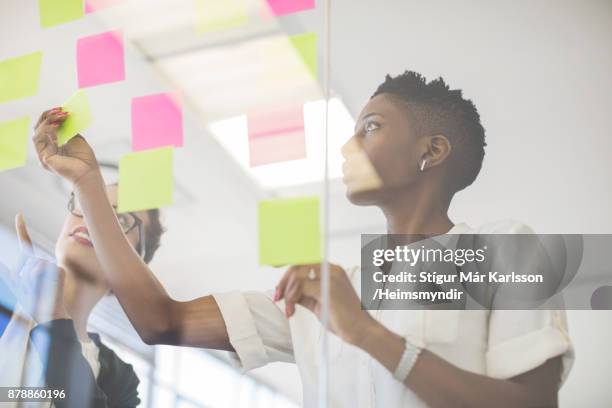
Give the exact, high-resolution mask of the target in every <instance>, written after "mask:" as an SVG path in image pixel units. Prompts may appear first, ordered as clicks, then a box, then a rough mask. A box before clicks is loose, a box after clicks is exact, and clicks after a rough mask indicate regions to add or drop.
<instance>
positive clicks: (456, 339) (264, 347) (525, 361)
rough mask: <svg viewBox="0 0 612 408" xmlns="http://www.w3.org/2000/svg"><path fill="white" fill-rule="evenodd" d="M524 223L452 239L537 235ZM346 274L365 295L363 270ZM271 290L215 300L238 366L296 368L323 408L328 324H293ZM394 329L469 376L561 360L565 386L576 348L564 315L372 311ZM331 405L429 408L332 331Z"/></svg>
mask: <svg viewBox="0 0 612 408" xmlns="http://www.w3.org/2000/svg"><path fill="white" fill-rule="evenodd" d="M531 232H532V231H531V230H530V229H529V228H527V227H525V226H524V225H521V224H517V223H512V222H501V223H496V224H491V225H488V226H484V227H481V228H479V229H478V230H473V229H471V228H470V227H468V226H467V225H465V224H458V225H456V226H454V227H453V228H452V229H451V230H450V231H449V232H448V233H449V234H460V233H497V234H501V233H531ZM347 274H348V275H349V278H350V280H351V282H352V284H353V286H354V287H355V290H356V291H357V293H358V294H359V293H360V284H361V282H360V274H359V268H358V267H356V268H352V269H349V270H347ZM272 297H273V292H272V291H269V292H265V293H264V292H254V291H253V292H230V293H222V294H214V298H215V300H216V301H217V304H218V306H219V309H220V310H221V313H222V315H223V319H224V320H225V324H226V326H227V331H228V334H229V339H230V343H231V344H232V346H233V347H234V349H235V350H236V352H235V353H230V356H231V358H232V361H233V362H234V363H235V365H236V366H237V367H239V368H241V369H242V370H243V371H247V370H250V369H253V368H257V367H261V366H263V365H265V364H267V363H270V362H274V361H285V362H294V363H296V364H297V366H298V369H299V372H300V376H301V379H302V390H303V401H304V406H305V407H316V406H317V386H318V384H317V375H318V363H319V350H320V348H319V347H320V346H319V342H320V339H321V334H322V326H321V324H320V322H319V320H318V319H317V317H316V316H315V315H314V314H313V313H311V312H310V311H309V310H307V309H305V308H303V307H297V308H296V312H295V314H294V315H293V316H292V317H291V318H290V319H289V320H287V319H286V318H285V316H284V312H283V311H284V302H283V301H280V302H277V303H274V302H273V301H272ZM370 313H371V314H372V315H373V316H374V317H375V318H376V319H377V320H378V321H379V322H381V323H382V324H383V325H384V326H386V327H387V328H388V329H390V330H391V331H393V332H395V333H397V334H399V335H401V336H403V337H405V338H407V339H408V340H409V341H412V342H413V343H414V344H416V345H419V346H421V347H424V348H426V349H428V350H430V351H431V352H433V353H435V354H437V355H438V356H440V357H441V358H443V359H445V360H446V361H448V362H450V363H451V364H454V365H455V366H457V367H459V368H462V369H464V370H467V371H470V372H473V373H477V374H482V375H487V376H490V377H493V378H499V379H507V378H511V377H514V376H516V375H519V374H522V373H525V372H527V371H530V370H532V369H534V368H536V367H538V366H540V365H541V364H543V363H544V362H545V361H546V360H548V359H550V358H553V357H556V356H560V355H562V356H563V358H562V360H563V373H562V380H565V378H566V377H567V375H568V373H569V370H570V368H571V365H572V362H573V348H572V344H571V341H570V338H569V335H568V329H567V321H566V316H565V312H564V311H549V310H494V311H487V310H372V311H370ZM328 344H329V359H330V360H329V378H330V386H329V394H330V395H329V401H330V406H331V407H334V408H335V407H347V408H355V407H426V406H427V405H426V404H425V403H424V402H423V401H422V400H421V399H420V398H419V397H418V396H417V395H416V394H415V393H414V392H412V391H411V390H410V389H409V388H408V387H406V386H405V385H404V384H403V383H401V382H399V381H397V380H395V379H394V378H393V376H392V374H391V373H390V372H389V371H388V370H387V369H386V368H385V367H383V366H382V365H381V364H380V363H379V362H378V361H376V360H375V359H374V358H372V357H371V356H370V355H369V354H367V353H366V352H364V351H363V350H361V349H359V348H357V347H355V346H352V345H350V344H348V343H345V342H344V341H342V340H341V339H340V338H339V337H337V336H335V335H334V334H332V333H329V340H328Z"/></svg>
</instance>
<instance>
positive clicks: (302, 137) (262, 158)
mask: <svg viewBox="0 0 612 408" xmlns="http://www.w3.org/2000/svg"><path fill="white" fill-rule="evenodd" d="M247 128H248V132H249V161H250V165H251V166H260V165H264V164H271V163H278V162H283V161H289V160H299V159H303V158H305V157H306V133H305V131H304V109H303V105H297V106H288V107H283V108H277V109H268V110H265V111H253V112H249V113H248V114H247Z"/></svg>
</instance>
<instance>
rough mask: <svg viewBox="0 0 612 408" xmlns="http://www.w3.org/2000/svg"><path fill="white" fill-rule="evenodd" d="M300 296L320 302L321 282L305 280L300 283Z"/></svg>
mask: <svg viewBox="0 0 612 408" xmlns="http://www.w3.org/2000/svg"><path fill="white" fill-rule="evenodd" d="M302 295H303V296H305V297H308V298H311V299H314V300H315V301H317V302H320V301H321V281H318V280H308V279H307V280H305V281H304V282H302Z"/></svg>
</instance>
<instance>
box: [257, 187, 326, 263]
mask: <svg viewBox="0 0 612 408" xmlns="http://www.w3.org/2000/svg"><path fill="white" fill-rule="evenodd" d="M258 218H259V263H260V264H262V265H272V266H280V265H304V264H310V263H319V262H321V232H320V228H319V199H318V198H317V197H300V198H289V199H279V200H265V201H261V202H260V203H259V209H258Z"/></svg>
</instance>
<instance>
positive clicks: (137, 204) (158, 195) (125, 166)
mask: <svg viewBox="0 0 612 408" xmlns="http://www.w3.org/2000/svg"><path fill="white" fill-rule="evenodd" d="M173 152H174V149H173V148H172V147H164V148H161V149H153V150H145V151H141V152H136V153H129V154H126V155H125V156H123V157H122V158H121V160H120V161H119V192H118V197H117V200H118V208H117V211H118V212H120V213H123V212H131V211H140V210H150V209H153V208H160V207H163V206H166V205H170V204H172V192H173V190H174V188H173V187H174V182H173V178H172V173H173V172H172V156H173Z"/></svg>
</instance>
